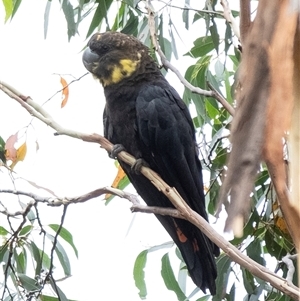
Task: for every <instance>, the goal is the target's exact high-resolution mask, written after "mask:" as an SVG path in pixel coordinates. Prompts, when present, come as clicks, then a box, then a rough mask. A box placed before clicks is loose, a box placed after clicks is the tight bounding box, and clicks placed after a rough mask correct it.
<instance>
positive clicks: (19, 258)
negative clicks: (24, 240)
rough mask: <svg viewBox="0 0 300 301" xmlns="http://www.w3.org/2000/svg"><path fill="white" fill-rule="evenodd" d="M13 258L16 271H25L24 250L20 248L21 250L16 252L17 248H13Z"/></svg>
mask: <svg viewBox="0 0 300 301" xmlns="http://www.w3.org/2000/svg"><path fill="white" fill-rule="evenodd" d="M13 253H14V259H15V261H16V264H17V272H18V273H21V274H25V273H26V266H27V256H26V250H25V249H24V248H22V252H21V253H20V254H18V252H17V250H16V249H14V252H13Z"/></svg>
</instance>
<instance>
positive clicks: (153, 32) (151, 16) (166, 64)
mask: <svg viewBox="0 0 300 301" xmlns="http://www.w3.org/2000/svg"><path fill="white" fill-rule="evenodd" d="M151 7H152V6H151V1H150V0H147V9H148V24H149V30H150V36H151V40H152V43H153V45H154V47H155V50H156V51H157V53H158V55H159V57H160V59H161V62H162V64H163V66H164V67H165V68H166V69H167V70H168V69H170V70H171V71H173V72H174V73H175V74H176V76H177V77H178V79H179V80H180V81H181V83H182V84H183V85H184V86H185V87H186V88H188V89H189V90H190V91H191V92H193V93H196V94H199V95H204V96H207V97H213V98H215V99H216V100H217V101H218V102H219V103H221V104H222V106H224V108H225V109H226V110H227V111H228V112H229V113H230V114H231V115H233V113H234V108H233V107H232V106H231V105H230V104H229V103H228V102H227V101H226V99H225V98H224V97H223V96H222V95H221V94H219V93H218V92H216V91H215V90H213V91H208V90H203V89H201V88H199V87H195V86H193V85H192V84H191V83H189V82H188V81H187V80H186V79H185V78H184V77H183V76H182V75H181V73H180V72H179V70H178V69H177V68H175V66H173V65H172V64H171V63H170V62H169V61H168V60H167V58H166V56H165V54H164V53H163V52H162V50H161V48H160V47H159V44H158V42H157V35H156V29H155V20H154V17H155V12H154V11H153V10H152V9H151ZM224 104H225V105H224Z"/></svg>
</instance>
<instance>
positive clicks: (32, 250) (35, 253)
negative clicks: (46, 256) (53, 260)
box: [27, 241, 42, 275]
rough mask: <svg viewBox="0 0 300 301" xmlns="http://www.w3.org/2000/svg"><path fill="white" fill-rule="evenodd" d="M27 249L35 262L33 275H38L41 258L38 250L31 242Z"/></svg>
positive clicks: (40, 267)
mask: <svg viewBox="0 0 300 301" xmlns="http://www.w3.org/2000/svg"><path fill="white" fill-rule="evenodd" d="M27 248H28V250H29V252H30V253H31V255H32V257H33V259H34V260H35V262H36V265H35V275H40V274H41V270H42V258H41V256H40V250H39V248H38V247H37V246H36V244H35V243H34V242H33V241H31V242H30V243H29V244H27Z"/></svg>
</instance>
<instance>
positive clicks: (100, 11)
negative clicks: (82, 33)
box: [86, 0, 113, 38]
mask: <svg viewBox="0 0 300 301" xmlns="http://www.w3.org/2000/svg"><path fill="white" fill-rule="evenodd" d="M112 1H113V0H98V1H97V3H98V6H97V9H96V11H95V14H94V16H93V19H92V22H91V24H90V27H89V29H88V32H87V35H86V37H87V38H88V37H89V36H90V35H91V34H92V33H93V31H94V30H95V29H96V28H97V27H98V26H99V25H100V24H101V22H102V20H103V18H105V17H106V16H107V13H108V10H109V8H110V6H111V3H112Z"/></svg>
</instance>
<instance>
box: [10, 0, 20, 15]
mask: <svg viewBox="0 0 300 301" xmlns="http://www.w3.org/2000/svg"><path fill="white" fill-rule="evenodd" d="M21 2H22V0H15V1H14V9H13V11H12V14H11V17H12V18H13V17H14V15H15V14H16V12H17V10H18V8H19V6H20V4H21Z"/></svg>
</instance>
